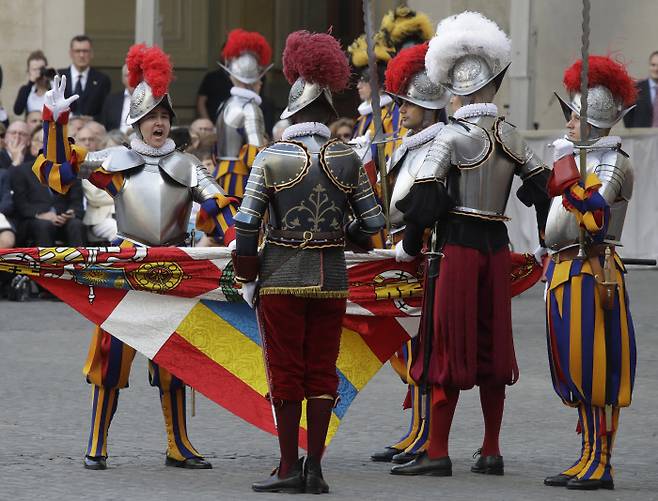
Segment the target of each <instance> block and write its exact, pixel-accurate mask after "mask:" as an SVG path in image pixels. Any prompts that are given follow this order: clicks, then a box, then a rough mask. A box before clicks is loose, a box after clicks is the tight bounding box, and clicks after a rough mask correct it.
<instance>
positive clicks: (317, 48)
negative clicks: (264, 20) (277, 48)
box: [283, 30, 350, 92]
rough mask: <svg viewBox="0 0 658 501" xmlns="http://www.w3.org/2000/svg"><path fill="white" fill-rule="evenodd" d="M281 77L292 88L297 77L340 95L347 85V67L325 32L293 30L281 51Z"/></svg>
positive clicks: (338, 45)
mask: <svg viewBox="0 0 658 501" xmlns="http://www.w3.org/2000/svg"><path fill="white" fill-rule="evenodd" d="M283 74H284V75H285V76H286V78H287V79H288V82H289V83H290V84H291V85H292V84H293V83H294V82H295V80H297V78H298V77H302V78H303V79H304V80H306V81H307V82H311V83H317V84H318V85H320V86H321V87H328V88H329V90H331V91H332V92H340V91H341V90H343V89H344V88H345V87H347V84H348V83H349V79H350V65H349V62H348V61H347V56H345V53H344V52H343V50H342V49H341V48H340V43H339V42H338V40H336V39H335V38H334V37H332V36H331V35H329V34H327V33H310V32H308V31H306V30H300V31H294V32H293V33H291V34H290V35H288V38H287V39H286V48H285V49H284V50H283Z"/></svg>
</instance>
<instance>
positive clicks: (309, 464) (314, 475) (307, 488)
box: [304, 458, 329, 494]
mask: <svg viewBox="0 0 658 501" xmlns="http://www.w3.org/2000/svg"><path fill="white" fill-rule="evenodd" d="M304 492H306V494H326V493H327V492H329V485H328V484H327V482H325V481H324V477H323V476H322V467H321V466H320V462H319V461H316V460H315V459H309V458H306V461H304Z"/></svg>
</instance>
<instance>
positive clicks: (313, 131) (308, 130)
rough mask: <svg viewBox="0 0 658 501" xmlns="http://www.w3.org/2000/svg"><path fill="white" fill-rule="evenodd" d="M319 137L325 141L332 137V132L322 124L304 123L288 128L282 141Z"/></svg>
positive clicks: (282, 136)
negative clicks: (301, 137) (302, 137)
mask: <svg viewBox="0 0 658 501" xmlns="http://www.w3.org/2000/svg"><path fill="white" fill-rule="evenodd" d="M312 135H318V136H322V137H324V138H325V139H329V137H330V136H331V131H330V130H329V127H327V126H326V125H325V124H323V123H320V122H302V123H300V124H295V125H291V126H290V127H286V130H284V131H283V134H282V135H281V140H282V141H289V140H290V139H294V138H296V137H300V136H312Z"/></svg>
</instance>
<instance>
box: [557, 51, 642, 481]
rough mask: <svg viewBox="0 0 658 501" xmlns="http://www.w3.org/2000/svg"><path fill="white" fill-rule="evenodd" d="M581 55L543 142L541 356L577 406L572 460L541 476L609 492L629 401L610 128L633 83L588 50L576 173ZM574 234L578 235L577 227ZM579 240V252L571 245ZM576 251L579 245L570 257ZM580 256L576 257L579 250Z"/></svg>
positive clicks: (624, 193) (618, 190) (623, 176)
mask: <svg viewBox="0 0 658 501" xmlns="http://www.w3.org/2000/svg"><path fill="white" fill-rule="evenodd" d="M581 68H582V64H581V61H577V62H576V63H574V64H573V65H572V66H570V67H569V68H567V70H566V71H565V73H564V84H565V87H566V89H567V91H568V92H569V98H568V99H567V100H564V99H562V98H561V97H559V96H558V98H559V100H560V104H561V105H562V110H563V111H564V116H565V119H566V120H567V131H568V134H567V137H566V138H565V139H558V140H556V141H555V142H554V143H553V146H554V161H555V163H554V164H553V173H552V175H551V178H550V181H549V185H548V188H549V191H550V194H551V195H553V196H554V197H555V198H554V199H553V202H552V204H551V208H550V212H549V214H548V221H547V223H546V237H545V240H546V245H547V246H548V248H549V252H550V261H549V263H548V266H547V269H546V278H547V289H546V315H547V322H546V325H547V327H548V329H547V340H548V357H549V365H550V368H551V377H552V380H553V388H554V389H555V392H556V393H557V394H558V396H559V397H560V399H561V400H562V401H563V402H564V403H565V404H566V405H568V406H570V407H575V408H577V409H578V427H577V429H578V430H579V431H580V433H581V435H582V449H581V454H580V457H579V458H578V459H577V460H576V461H575V462H574V463H573V464H572V465H571V466H569V467H568V468H567V469H565V470H563V471H562V472H560V473H559V474H557V475H554V476H550V477H548V478H546V479H545V480H544V484H546V485H550V486H566V487H567V488H568V489H581V490H593V489H599V488H601V489H613V488H614V481H613V471H612V470H613V469H612V465H611V456H612V447H613V445H614V441H615V435H616V432H617V428H618V424H619V412H620V408H621V407H628V406H629V405H630V404H631V397H632V393H633V381H634V379H635V366H636V345H635V333H634V329H633V320H632V318H631V313H630V309H629V299H628V294H627V292H626V284H625V281H624V274H625V272H626V270H625V269H624V266H623V264H622V262H621V260H620V259H619V257H618V256H617V253H616V251H615V247H616V246H617V245H620V239H621V234H622V229H623V227H624V219H625V216H626V209H627V207H628V202H629V200H630V198H631V195H632V193H633V168H632V166H631V163H630V161H629V159H628V155H626V153H624V151H623V150H622V149H621V138H619V137H618V136H610V135H609V134H610V129H611V128H612V127H613V126H614V125H615V124H616V123H617V122H618V121H619V120H621V118H622V117H623V116H624V115H625V114H626V113H627V112H628V111H630V109H632V108H633V105H634V102H635V98H636V88H635V85H634V83H633V80H632V78H631V77H630V76H629V75H628V72H627V71H626V68H624V66H622V65H621V64H619V63H618V62H616V61H613V60H612V59H610V58H609V57H605V56H589V72H588V95H587V126H586V131H587V130H588V131H589V133H588V137H586V139H589V141H588V142H589V143H591V144H588V145H587V151H586V153H587V155H586V158H587V167H586V173H587V175H586V176H585V178H584V179H581V175H580V173H579V165H580V163H581V159H580V156H579V155H578V156H575V157H574V143H575V144H576V148H578V146H581V145H583V144H587V143H586V142H584V141H582V139H584V138H581V129H580V127H581V116H580V111H581V108H580V104H581V94H580V89H581ZM581 231H583V232H584V234H583V238H582V240H581V238H580V232H581ZM581 244H582V249H581ZM579 251H582V254H581V256H580V257H579V256H578V254H579ZM583 254H584V255H583Z"/></svg>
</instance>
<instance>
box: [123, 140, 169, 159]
mask: <svg viewBox="0 0 658 501" xmlns="http://www.w3.org/2000/svg"><path fill="white" fill-rule="evenodd" d="M130 147H131V148H132V149H133V150H135V151H136V152H137V153H141V154H142V155H148V156H150V157H163V156H165V155H169V153H171V152H172V151H174V150H175V149H176V143H174V140H173V139H171V138H167V140H166V141H165V143H164V144H163V145H162V146H161V147H160V148H154V147H153V146H149V145H148V144H146V143H145V142H144V141H142V140H141V139H137V138H133V140H132V141H130Z"/></svg>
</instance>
